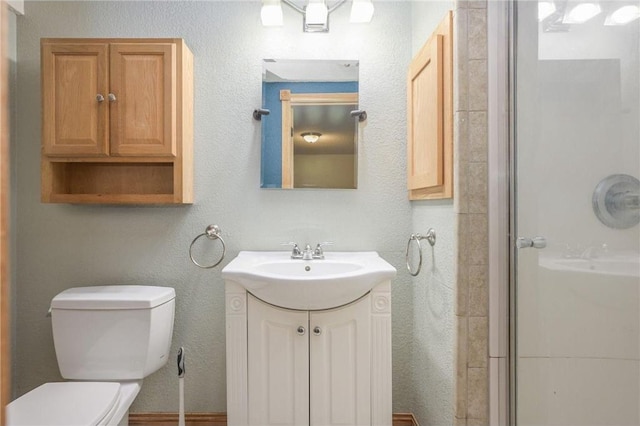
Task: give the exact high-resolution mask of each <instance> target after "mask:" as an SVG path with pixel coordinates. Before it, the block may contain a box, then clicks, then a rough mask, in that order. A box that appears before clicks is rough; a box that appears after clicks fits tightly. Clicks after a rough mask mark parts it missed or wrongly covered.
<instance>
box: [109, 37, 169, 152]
mask: <svg viewBox="0 0 640 426" xmlns="http://www.w3.org/2000/svg"><path fill="white" fill-rule="evenodd" d="M176 72H177V71H176V44H175V43H112V44H111V70H110V73H111V78H110V79H111V93H112V95H113V96H114V97H115V99H114V98H113V97H112V98H110V104H111V155H137V156H154V155H160V156H175V155H176V86H177V81H176Z"/></svg>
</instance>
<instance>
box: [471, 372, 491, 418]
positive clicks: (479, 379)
mask: <svg viewBox="0 0 640 426" xmlns="http://www.w3.org/2000/svg"><path fill="white" fill-rule="evenodd" d="M468 374H469V377H468V382H469V385H468V386H469V387H468V389H467V395H468V398H469V400H468V406H467V419H487V417H488V402H489V399H488V397H487V393H488V386H489V384H488V380H487V369H486V368H469V369H468Z"/></svg>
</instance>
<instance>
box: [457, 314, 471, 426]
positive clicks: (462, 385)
mask: <svg viewBox="0 0 640 426" xmlns="http://www.w3.org/2000/svg"><path fill="white" fill-rule="evenodd" d="M456 323H457V327H456V328H457V331H458V332H457V337H456V338H457V340H456V351H455V354H456V366H455V369H456V382H455V386H456V389H455V395H456V406H455V415H456V417H465V416H466V415H467V334H468V333H467V330H468V325H467V317H465V316H456Z"/></svg>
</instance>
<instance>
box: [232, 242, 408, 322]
mask: <svg viewBox="0 0 640 426" xmlns="http://www.w3.org/2000/svg"><path fill="white" fill-rule="evenodd" d="M290 256H291V254H290V252H288V251H287V252H285V251H273V252H267V251H241V252H240V253H239V254H238V257H236V258H235V259H233V260H232V261H231V262H230V263H229V264H228V265H227V266H226V267H225V268H224V269H223V270H222V277H223V278H224V279H225V280H226V281H233V282H235V283H237V284H239V285H241V286H242V287H244V288H245V289H246V290H247V291H248V292H250V293H251V294H253V295H254V296H256V297H257V298H259V299H262V300H264V301H265V302H267V303H271V304H272V305H276V306H281V307H284V308H289V309H302V310H317V309H328V308H334V307H336V306H341V305H344V304H346V303H349V302H351V301H354V300H356V299H358V298H359V297H361V296H363V295H365V294H366V293H367V292H368V291H369V290H371V289H372V288H373V287H375V286H376V285H378V284H380V283H381V282H383V281H387V280H390V279H391V278H393V277H394V276H395V275H396V270H395V268H394V267H393V266H391V265H390V264H389V263H387V262H386V261H385V260H384V259H382V258H381V257H380V256H378V253H376V252H373V251H368V252H328V253H325V259H314V260H301V259H291V257H290Z"/></svg>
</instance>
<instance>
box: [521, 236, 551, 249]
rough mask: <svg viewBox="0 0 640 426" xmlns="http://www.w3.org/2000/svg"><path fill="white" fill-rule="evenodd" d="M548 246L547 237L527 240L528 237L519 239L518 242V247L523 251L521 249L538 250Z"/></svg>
mask: <svg viewBox="0 0 640 426" xmlns="http://www.w3.org/2000/svg"><path fill="white" fill-rule="evenodd" d="M546 246H547V239H546V238H545V237H533V238H527V237H518V239H517V240H516V247H517V248H519V249H521V248H531V247H533V248H537V249H541V248H545V247H546Z"/></svg>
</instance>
